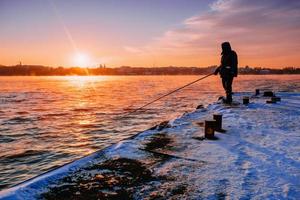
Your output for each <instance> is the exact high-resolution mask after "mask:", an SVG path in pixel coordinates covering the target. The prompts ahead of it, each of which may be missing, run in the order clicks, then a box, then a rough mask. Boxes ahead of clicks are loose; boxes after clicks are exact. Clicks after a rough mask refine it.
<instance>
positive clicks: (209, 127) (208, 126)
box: [204, 120, 216, 139]
mask: <svg viewBox="0 0 300 200" xmlns="http://www.w3.org/2000/svg"><path fill="white" fill-rule="evenodd" d="M215 127H216V120H206V121H205V124H204V137H205V138H207V139H214V138H215Z"/></svg>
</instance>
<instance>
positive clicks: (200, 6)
mask: <svg viewBox="0 0 300 200" xmlns="http://www.w3.org/2000/svg"><path fill="white" fill-rule="evenodd" d="M299 10H300V1H297V0H289V1H286V0H274V1H269V0H253V1H247V0H213V1H212V0H201V1H200V0H143V1H139V0H101V1H97V0H86V1H81V0H69V1H59V0H45V1H41V0H26V1H21V0H1V1H0V27H1V32H0V44H1V45H0V65H1V64H2V65H16V64H18V63H19V62H20V61H21V62H22V63H24V64H33V65H34V64H37V65H48V66H66V67H68V66H82V67H93V66H94V67H97V66H99V64H105V65H107V66H110V67H119V66H122V65H127V66H133V67H135V66H143V67H153V66H170V65H174V66H211V65H218V64H219V59H220V44H221V43H222V42H223V41H230V42H231V44H232V47H233V49H234V50H236V51H237V53H238V55H239V62H240V63H239V65H240V66H245V65H250V66H254V67H261V66H263V67H271V68H279V67H280V68H281V67H286V66H296V67H297V66H299V65H300V53H299V52H300V37H299V35H300V12H299Z"/></svg>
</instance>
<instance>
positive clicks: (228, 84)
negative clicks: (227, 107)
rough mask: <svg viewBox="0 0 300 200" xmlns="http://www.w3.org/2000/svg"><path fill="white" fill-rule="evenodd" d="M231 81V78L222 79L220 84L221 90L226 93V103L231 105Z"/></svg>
mask: <svg viewBox="0 0 300 200" xmlns="http://www.w3.org/2000/svg"><path fill="white" fill-rule="evenodd" d="M232 81H233V77H232V76H229V77H222V84H223V88H224V90H225V92H226V102H227V103H231V102H232Z"/></svg>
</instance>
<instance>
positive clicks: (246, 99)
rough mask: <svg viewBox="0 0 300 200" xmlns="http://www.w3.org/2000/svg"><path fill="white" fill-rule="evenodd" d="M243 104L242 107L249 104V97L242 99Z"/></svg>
mask: <svg viewBox="0 0 300 200" xmlns="http://www.w3.org/2000/svg"><path fill="white" fill-rule="evenodd" d="M243 104H244V105H247V104H249V97H243Z"/></svg>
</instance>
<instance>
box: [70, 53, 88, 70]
mask: <svg viewBox="0 0 300 200" xmlns="http://www.w3.org/2000/svg"><path fill="white" fill-rule="evenodd" d="M90 64H91V59H90V57H89V56H88V55H87V54H85V53H77V54H75V55H74V56H73V65H75V66H77V67H88V66H89V65H90Z"/></svg>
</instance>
